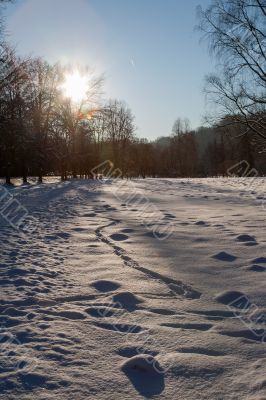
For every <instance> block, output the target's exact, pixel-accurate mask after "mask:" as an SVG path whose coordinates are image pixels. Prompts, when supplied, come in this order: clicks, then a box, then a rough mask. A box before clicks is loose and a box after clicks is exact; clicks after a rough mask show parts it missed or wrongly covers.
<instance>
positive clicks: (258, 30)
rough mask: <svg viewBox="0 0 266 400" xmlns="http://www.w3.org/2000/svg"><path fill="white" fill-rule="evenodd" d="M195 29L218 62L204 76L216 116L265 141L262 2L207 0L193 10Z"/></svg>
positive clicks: (265, 21)
mask: <svg viewBox="0 0 266 400" xmlns="http://www.w3.org/2000/svg"><path fill="white" fill-rule="evenodd" d="M199 18H200V25H199V28H200V30H201V31H202V32H203V33H204V35H203V36H204V38H205V39H207V40H208V43H209V48H210V51H211V53H212V54H213V55H214V56H215V57H216V58H217V60H218V62H219V65H218V67H219V69H220V74H219V75H217V74H212V75H210V76H208V77H207V85H206V93H207V95H208V96H209V99H210V100H211V101H214V102H216V104H217V105H218V109H219V112H220V114H219V117H224V116H225V115H230V116H231V118H230V123H232V124H240V125H242V126H243V131H242V134H245V133H247V132H249V131H251V132H253V133H254V134H255V135H256V137H259V138H261V139H263V140H265V139H266V2H265V0H213V1H212V4H211V5H210V6H209V7H208V8H207V9H206V10H203V9H202V8H201V7H200V8H199Z"/></svg>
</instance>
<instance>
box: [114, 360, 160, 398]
mask: <svg viewBox="0 0 266 400" xmlns="http://www.w3.org/2000/svg"><path fill="white" fill-rule="evenodd" d="M121 370H122V372H124V373H125V375H126V376H127V377H128V379H129V380H130V381H131V383H132V385H133V386H134V388H135V389H136V390H137V391H138V392H139V394H140V395H142V396H144V397H146V398H150V397H153V396H155V395H159V394H161V393H162V392H163V391H164V388H165V383H164V375H163V373H162V369H161V366H160V364H159V363H158V361H157V359H156V358H154V357H153V356H151V355H148V354H140V355H137V356H135V357H132V358H130V359H129V360H127V361H125V362H124V363H123V364H122V366H121Z"/></svg>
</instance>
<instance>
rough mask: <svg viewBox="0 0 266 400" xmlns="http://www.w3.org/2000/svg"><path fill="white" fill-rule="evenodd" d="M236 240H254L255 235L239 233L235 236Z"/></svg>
mask: <svg viewBox="0 0 266 400" xmlns="http://www.w3.org/2000/svg"><path fill="white" fill-rule="evenodd" d="M237 240H238V241H239V242H256V239H255V237H254V236H250V235H239V236H237Z"/></svg>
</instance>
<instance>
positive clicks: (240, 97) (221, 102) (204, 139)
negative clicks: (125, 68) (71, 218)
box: [0, 0, 266, 184]
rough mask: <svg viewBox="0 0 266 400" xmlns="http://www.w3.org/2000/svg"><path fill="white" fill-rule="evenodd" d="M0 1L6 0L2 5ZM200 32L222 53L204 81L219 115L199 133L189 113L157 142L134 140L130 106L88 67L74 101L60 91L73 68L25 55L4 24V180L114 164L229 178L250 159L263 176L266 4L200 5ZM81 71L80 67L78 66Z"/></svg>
mask: <svg viewBox="0 0 266 400" xmlns="http://www.w3.org/2000/svg"><path fill="white" fill-rule="evenodd" d="M4 2H5V1H4V0H1V1H0V5H1V4H2V3H4ZM198 14H199V26H198V28H199V30H200V32H201V33H202V36H203V38H204V40H207V43H208V44H209V48H210V51H211V53H212V54H213V55H214V56H215V57H216V58H217V60H218V63H219V67H218V68H217V73H216V74H211V75H209V76H208V77H207V78H206V95H207V98H208V99H209V101H210V102H211V104H212V105H216V107H215V111H214V113H213V114H212V115H209V116H208V127H206V126H205V127H201V128H199V129H197V130H196V131H193V130H192V129H191V128H190V125H189V121H188V120H187V119H180V118H177V120H176V121H175V122H174V125H173V130H172V132H171V133H170V134H169V135H168V136H165V137H160V138H158V139H157V140H155V141H148V140H147V139H141V138H138V137H137V135H136V127H135V122H134V115H133V114H132V111H131V110H130V108H129V107H128V106H127V105H126V103H125V102H123V101H120V100H117V99H111V100H107V101H103V100H102V96H101V95H102V88H103V85H104V79H103V78H102V77H101V76H94V75H93V74H92V73H91V72H90V71H89V69H88V68H87V67H86V68H85V67H83V68H81V67H79V68H80V70H81V71H80V72H81V73H83V74H89V73H90V81H89V82H88V87H87V91H86V96H85V98H84V99H83V100H81V101H80V102H79V103H78V104H76V103H75V104H73V102H72V101H71V99H70V98H67V97H66V96H64V93H63V92H62V90H61V87H62V83H63V81H64V77H65V75H66V74H67V73H71V71H73V67H72V66H62V65H60V64H54V65H50V64H49V63H47V62H46V61H45V60H43V59H41V58H27V59H25V58H22V57H19V56H18V55H17V54H16V52H15V51H14V49H12V48H11V47H10V46H9V45H8V44H7V43H6V42H5V40H4V34H3V26H2V25H1V27H0V35H1V40H0V176H1V177H4V178H5V181H6V183H7V184H11V178H12V177H18V176H19V177H22V179H23V182H24V183H27V181H28V177H29V176H36V177H38V181H39V182H42V180H43V176H45V175H60V176H61V179H62V180H66V179H68V177H74V178H75V177H78V176H79V177H92V175H91V170H92V169H93V168H94V167H95V166H96V165H98V164H101V163H102V162H103V161H105V160H111V161H112V163H113V164H114V165H115V167H116V168H119V169H120V170H121V171H122V174H123V177H143V178H145V177H186V176H189V177H205V176H218V175H226V174H227V173H228V169H230V167H231V166H232V165H235V164H237V163H238V162H239V161H241V160H246V161H247V162H248V164H249V165H250V167H251V168H253V167H255V168H256V169H257V171H258V172H259V173H260V174H265V173H266V164H265V151H266V2H265V0H226V1H225V0H213V1H212V2H211V4H210V5H209V6H208V7H207V8H206V9H205V10H204V9H202V8H199V10H198ZM75 68H76V67H75Z"/></svg>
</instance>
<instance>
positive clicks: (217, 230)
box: [0, 178, 266, 400]
mask: <svg viewBox="0 0 266 400" xmlns="http://www.w3.org/2000/svg"><path fill="white" fill-rule="evenodd" d="M51 180H52V183H51ZM47 182H48V183H47ZM9 191H10V193H12V195H13V196H14V198H15V199H16V200H18V201H19V202H20V203H21V204H23V205H24V206H25V207H26V208H27V210H28V211H29V213H30V215H32V216H34V217H35V218H36V221H37V222H36V229H35V230H34V232H33V233H32V234H24V235H22V234H21V232H20V231H19V230H18V231H17V230H15V229H14V228H12V227H11V226H9V225H8V221H6V220H3V219H1V229H0V240H1V259H0V275H1V277H0V279H1V280H0V284H1V297H0V309H1V317H0V318H1V321H0V322H1V331H0V359H1V360H0V398H1V399H8V400H9V399H10V400H14V399H23V400H29V399H30V400H31V399H37V400H46V399H56V400H60V399H64V400H65V399H69V400H72V399H78V400H81V399H82V400H83V399H84V400H85V399H101V400H102V399H106V400H116V399H121V400H122V399H130V400H131V399H146V398H156V399H169V400H172V399H178V400H179V399H182V400H199V399H212V400H217V399H218V400H237V399H241V400H242V399H251V400H252V399H254V400H255V399H256V400H259V399H260V400H262V399H265V398H266V378H265V377H266V363H265V361H266V344H265V343H264V342H266V338H265V337H266V331H265V329H266V294H265V277H266V238H265V220H266V218H265V217H266V209H265V207H264V193H266V181H265V179H263V178H259V179H257V180H256V182H255V181H254V180H251V179H248V178H246V179H237V178H234V179H233V178H232V179H226V178H218V179H177V180H175V179H145V180H132V181H124V182H123V183H122V181H119V180H117V181H109V180H107V181H105V180H104V181H102V182H97V181H79V180H76V181H69V182H64V183H60V182H57V179H56V178H50V183H49V179H48V181H46V183H45V184H43V185H38V184H35V185H28V186H15V187H14V188H13V189H9ZM136 192H138V196H136ZM134 198H135V199H136V198H138V199H140V198H141V202H140V203H138V202H136V200H134ZM144 203H145V204H146V208H145V207H144V206H143V205H142V204H144ZM169 227H170V228H169ZM164 228H165V229H164ZM168 228H169V229H168ZM163 229H164V233H165V232H166V233H169V235H166V234H160V232H161V231H162V230H163ZM154 233H155V235H154ZM156 233H157V236H156ZM264 335H265V337H264Z"/></svg>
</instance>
